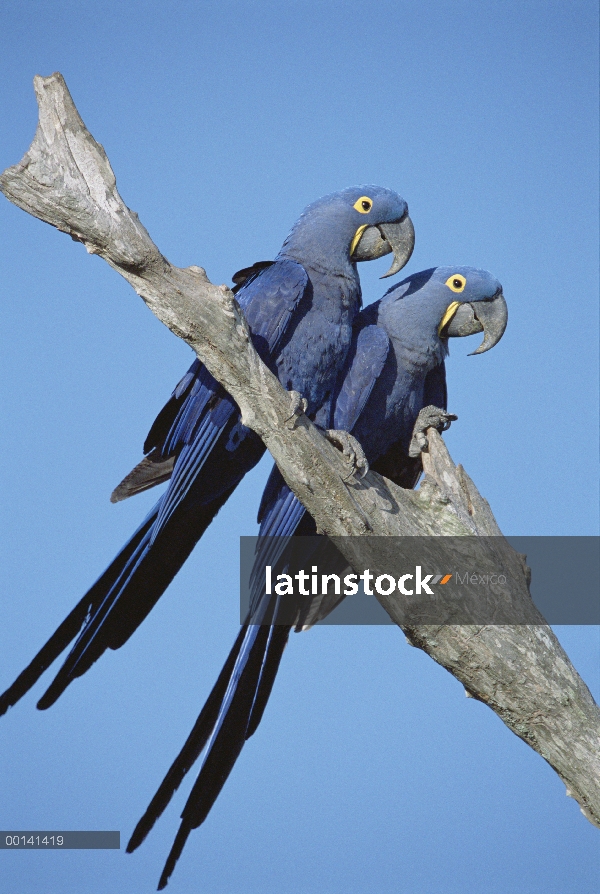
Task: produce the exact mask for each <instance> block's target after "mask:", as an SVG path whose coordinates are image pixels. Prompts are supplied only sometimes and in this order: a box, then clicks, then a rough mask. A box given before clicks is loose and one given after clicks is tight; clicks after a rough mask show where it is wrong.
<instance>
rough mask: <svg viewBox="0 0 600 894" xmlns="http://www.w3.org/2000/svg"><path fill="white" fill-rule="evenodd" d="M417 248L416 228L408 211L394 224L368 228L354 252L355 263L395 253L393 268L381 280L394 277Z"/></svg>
mask: <svg viewBox="0 0 600 894" xmlns="http://www.w3.org/2000/svg"><path fill="white" fill-rule="evenodd" d="M414 247H415V228H414V227H413V223H412V220H411V219H410V217H409V215H408V211H407V212H406V214H404V216H403V217H402V218H401V219H400V220H397V221H394V222H393V223H382V224H377V225H376V226H375V225H374V226H369V227H366V228H365V230H364V232H363V233H362V235H361V237H360V239H359V241H358V245H357V246H356V248H355V249H354V251H353V252H352V260H353V261H374V260H375V259H376V258H381V257H383V255H387V254H389V253H390V252H391V251H393V252H394V260H393V263H392V266H391V267H390V269H389V270H388V272H387V273H384V274H383V276H382V277H381V279H385V277H386V276H393V275H394V273H398V271H399V270H402V268H403V267H404V265H405V264H406V263H407V262H408V260H409V259H410V256H411V255H412V253H413V249H414Z"/></svg>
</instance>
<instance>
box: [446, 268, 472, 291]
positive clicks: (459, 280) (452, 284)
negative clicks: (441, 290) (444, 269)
mask: <svg viewBox="0 0 600 894" xmlns="http://www.w3.org/2000/svg"><path fill="white" fill-rule="evenodd" d="M466 284H467V280H466V279H465V278H464V276H461V274H460V273H453V274H452V276H449V277H448V279H447V280H446V282H445V285H447V286H448V288H449V289H452V291H453V292H464V290H465V286H466Z"/></svg>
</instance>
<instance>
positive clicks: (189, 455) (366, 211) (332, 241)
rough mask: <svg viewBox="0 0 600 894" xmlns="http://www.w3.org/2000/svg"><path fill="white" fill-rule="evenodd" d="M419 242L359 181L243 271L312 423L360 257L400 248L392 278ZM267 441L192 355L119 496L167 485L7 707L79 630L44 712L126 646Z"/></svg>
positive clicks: (353, 294)
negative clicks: (270, 256)
mask: <svg viewBox="0 0 600 894" xmlns="http://www.w3.org/2000/svg"><path fill="white" fill-rule="evenodd" d="M413 245H414V230H413V227H412V223H411V220H410V217H409V216H408V209H407V205H406V202H405V201H404V199H402V198H401V197H400V196H399V195H398V194H397V193H395V192H393V191H391V190H389V189H383V188H381V187H376V186H360V187H352V188H349V189H345V190H343V191H341V192H338V193H334V194H332V195H329V196H326V197H324V198H321V199H319V200H318V201H316V202H314V203H313V204H312V205H309V206H308V207H307V208H306V209H305V211H304V212H303V214H302V216H301V217H300V219H299V220H298V221H297V222H296V224H295V225H294V226H293V228H292V230H291V232H290V234H289V236H288V237H287V239H286V240H285V242H284V244H283V247H282V249H281V251H280V252H279V254H278V256H277V258H276V260H275V261H274V262H273V263H267V262H262V263H260V264H257V265H255V266H254V267H253V268H249V269H247V270H245V271H241V274H240V276H238V277H237V280H238V282H237V285H238V287H239V291H238V294H237V298H238V301H239V304H240V307H241V308H242V310H243V312H244V315H245V317H246V320H247V322H248V324H249V327H250V331H251V333H252V340H253V342H254V345H255V347H256V348H257V350H258V353H259V354H260V356H261V358H262V360H263V361H264V362H265V363H266V364H267V366H268V367H269V368H270V369H271V370H272V371H273V372H274V373H275V374H276V375H277V376H278V377H279V380H280V382H281V383H282V385H283V386H284V388H286V389H288V390H293V391H296V392H299V393H300V394H301V395H302V397H303V398H304V401H305V406H306V413H307V415H308V416H309V417H310V418H311V419H313V420H315V421H316V422H317V423H319V422H321V421H322V420H324V419H326V418H327V417H328V416H329V414H330V407H331V400H332V393H333V389H334V386H335V382H336V379H337V375H338V373H339V370H340V368H341V367H342V365H343V363H344V361H345V358H346V354H347V352H348V349H349V346H350V342H351V337H352V324H353V321H354V318H355V316H356V314H357V313H358V311H359V308H360V303H361V291H360V282H359V278H358V273H357V269H356V262H357V261H364V260H370V259H373V258H378V257H381V256H382V255H384V254H387V253H389V252H391V251H393V252H394V261H393V263H392V266H391V268H390V270H389V271H388V272H387V273H386V274H385V275H386V276H390V275H392V274H394V273H396V272H397V271H398V270H399V269H401V267H403V266H404V264H405V263H406V262H407V261H408V259H409V257H410V255H411V252H412V248H413ZM264 449H265V448H264V445H263V444H262V442H261V440H260V439H259V438H258V436H257V435H255V433H254V432H252V431H251V430H249V429H248V428H246V427H245V426H243V425H242V423H241V421H240V415H239V410H238V408H237V406H236V404H235V402H234V401H233V400H232V398H231V397H230V396H229V395H228V394H227V392H226V391H225V390H224V389H223V388H222V387H221V386H220V385H219V383H218V382H217V381H216V380H215V379H214V378H213V377H212V376H211V375H210V373H209V372H208V371H207V370H206V368H205V367H204V366H203V365H202V364H201V363H200V362H199V361H198V360H196V361H195V362H194V363H193V364H192V366H191V367H190V369H189V371H188V372H187V374H186V375H185V376H184V377H183V379H182V380H181V381H180V382H179V384H178V386H177V387H176V389H175V391H174V392H173V396H172V398H171V400H170V401H169V402H168V403H167V405H166V406H165V407H164V409H163V410H162V411H161V413H160V414H159V416H158V417H157V419H156V421H155V423H154V425H153V426H152V429H151V431H150V433H149V435H148V438H147V440H146V444H145V452H146V453H149V454H150V455H149V457H147V459H146V460H145V461H143V463H142V464H140V466H139V467H137V470H134V473H133V479H134V481H133V482H132V479H131V477H130V476H128V478H127V479H126V480H125V482H123V485H122V487H121V489H120V492H119V493H118V494H117V498H119V497H122V496H126V495H128V494H129V493H134V492H136V491H137V490H140V489H144V488H145V487H148V486H152V485H153V484H156V483H158V482H159V481H162V480H165V478H168V477H169V476H170V482H169V486H168V488H167V490H166V492H165V493H164V495H163V496H162V497H161V498H160V499H159V500H158V502H157V503H156V505H155V506H154V508H153V509H152V510H151V511H150V513H149V514H148V516H147V517H146V518H145V520H144V521H143V522H142V524H141V526H140V527H139V528H138V530H137V531H136V532H135V533H134V535H133V536H132V538H131V539H130V540H129V541H128V543H127V544H126V545H125V546H124V547H123V549H122V550H121V552H120V553H119V554H118V556H117V557H116V558H115V559H114V560H113V562H112V563H111V565H110V566H109V567H108V568H107V570H106V571H105V572H104V573H103V574H102V576H101V577H100V578H99V579H98V580H97V581H96V583H95V584H94V585H93V586H92V588H91V589H90V590H89V591H88V592H87V593H86V594H85V596H84V597H83V598H82V599H81V600H80V602H79V603H78V605H76V606H75V608H74V609H73V611H72V612H71V613H70V614H69V615H68V616H67V618H66V619H65V620H64V621H63V623H62V624H61V625H60V627H59V628H58V629H57V630H56V632H55V633H54V634H53V636H52V637H51V638H50V639H49V640H48V642H47V643H46V645H45V646H44V647H43V648H42V649H41V650H40V652H39V653H38V654H37V655H36V657H35V658H34V659H33V661H32V662H31V663H30V664H29V666H28V667H27V668H26V669H25V670H24V671H23V672H22V673H21V675H20V676H19V677H18V678H17V680H16V681H15V682H14V683H13V684H12V686H11V687H10V688H9V689H8V690H7V691H6V692H5V693H4V694H3V695H2V696H0V714H3V713H4V712H5V711H6V710H7V709H8V708H9V707H10V706H11V705H14V704H15V702H17V701H18V700H19V699H20V698H21V697H22V696H23V695H24V693H25V692H27V691H28V690H29V689H30V688H31V686H32V685H33V684H34V683H35V682H36V680H37V679H38V678H39V676H40V675H41V674H42V673H43V672H44V670H46V668H48V667H49V666H50V664H51V663H52V662H53V661H54V660H55V658H57V657H58V655H60V653H61V652H62V651H63V650H64V649H65V648H66V647H67V646H68V645H69V643H70V642H71V641H72V640H73V639H75V637H77V635H78V634H79V636H78V638H77V640H76V642H75V644H74V646H73V648H72V650H71V652H70V653H69V655H68V656H67V659H66V661H65V663H64V664H63V666H62V667H61V669H60V670H59V672H58V674H57V676H56V677H55V679H54V681H53V682H52V683H51V685H50V687H49V688H48V690H47V691H46V693H45V694H44V695H43V696H42V698H41V699H40V700H39V702H38V708H41V709H44V708H47V707H49V706H50V705H52V704H53V703H54V702H55V701H56V699H57V698H58V697H59V696H60V695H61V693H62V692H63V691H64V690H65V688H66V687H67V686H68V685H69V683H70V682H71V681H72V680H73V679H74V678H75V677H78V676H81V675H82V674H83V673H85V671H86V670H88V669H89V668H90V666H91V665H92V664H93V663H94V662H95V661H96V660H97V659H98V658H99V657H100V655H102V654H103V652H104V651H105V650H106V649H107V648H112V649H118V648H119V647H120V646H122V645H123V643H125V642H126V640H127V639H128V638H129V637H130V636H131V634H132V633H133V632H134V630H135V629H136V628H137V627H138V625H139V624H140V623H141V622H142V620H143V619H144V618H145V617H146V615H147V614H148V612H149V611H150V610H151V609H152V607H153V606H154V605H155V603H156V601H157V600H158V599H159V598H160V596H161V595H162V593H163V592H164V591H165V589H166V588H167V586H168V585H169V583H170V582H171V580H172V579H173V577H174V576H175V574H176V573H177V572H178V571H179V569H180V568H181V566H182V565H183V563H184V562H185V560H186V559H187V557H188V556H189V554H190V552H191V551H192V549H193V547H194V546H195V544H196V543H197V541H198V540H199V538H200V537H201V536H202V534H203V533H204V531H205V530H206V528H207V526H208V525H209V524H210V522H211V521H212V519H213V518H214V516H215V514H216V513H217V512H218V510H219V509H220V507H221V506H222V505H223V504H224V503H225V502H226V500H227V499H228V497H229V495H230V494H231V493H232V491H233V490H234V489H235V487H236V486H237V485H238V483H239V482H240V481H241V479H242V478H243V476H244V475H245V474H246V472H248V471H249V470H250V469H251V468H252V467H253V466H254V465H255V464H256V463H257V462H258V460H259V459H260V457H261V456H262V454H263V452H264ZM165 469H168V471H167V472H165ZM171 472H172V474H171ZM128 481H129V484H128V483H127V482H128ZM117 491H119V488H118V489H117ZM82 625H83V628H82ZM80 631H81V632H80Z"/></svg>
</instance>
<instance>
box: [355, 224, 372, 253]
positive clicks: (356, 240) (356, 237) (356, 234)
mask: <svg viewBox="0 0 600 894" xmlns="http://www.w3.org/2000/svg"><path fill="white" fill-rule="evenodd" d="M368 226H369V224H363V225H362V227H359V228H358V230H357V231H356V233H355V234H354V237H353V239H352V242H351V243H350V257H352V255H353V254H354V249H355V248H356V246H357V245H358V243H359V242H360V237H361V236H362V234H363V233H364V231H365V230H366V229H367V227H368Z"/></svg>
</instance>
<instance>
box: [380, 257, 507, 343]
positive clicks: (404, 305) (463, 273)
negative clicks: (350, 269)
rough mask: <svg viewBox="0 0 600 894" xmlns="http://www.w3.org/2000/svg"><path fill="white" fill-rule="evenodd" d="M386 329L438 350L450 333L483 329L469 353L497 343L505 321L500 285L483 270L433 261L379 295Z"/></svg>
mask: <svg viewBox="0 0 600 894" xmlns="http://www.w3.org/2000/svg"><path fill="white" fill-rule="evenodd" d="M379 313H380V315H381V314H383V319H384V321H385V326H386V329H388V330H389V332H390V335H391V336H392V337H397V338H398V339H399V340H401V341H402V342H403V343H404V344H407V343H408V342H410V341H412V342H414V345H415V348H417V347H418V348H419V349H420V350H422V351H429V352H433V353H434V354H436V355H441V354H442V353H446V352H447V344H448V342H447V340H448V338H455V337H463V336H465V335H473V334H474V333H476V332H483V334H484V337H483V341H482V342H481V344H480V345H479V347H478V348H477V350H476V351H473V352H472V353H473V354H483V353H484V352H485V351H489V350H490V349H491V348H493V347H494V345H496V344H498V342H499V341H500V339H501V338H502V336H503V335H504V330H505V329H506V324H507V322H508V309H507V306H506V301H505V300H504V295H503V294H502V286H501V285H500V283H499V282H498V280H497V279H496V278H495V277H493V276H492V274H491V273H488V272H487V270H477V269H476V268H475V267H459V266H456V267H433V268H431V269H430V270H423V271H422V272H421V273H415V274H413V275H412V276H409V277H407V278H406V279H405V280H403V281H402V282H401V283H398V285H396V286H393V287H392V288H391V289H390V290H389V291H388V292H387V293H386V294H385V295H384V296H383V298H382V299H381V305H380V310H379Z"/></svg>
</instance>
